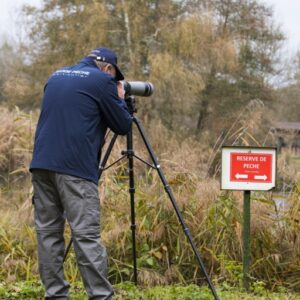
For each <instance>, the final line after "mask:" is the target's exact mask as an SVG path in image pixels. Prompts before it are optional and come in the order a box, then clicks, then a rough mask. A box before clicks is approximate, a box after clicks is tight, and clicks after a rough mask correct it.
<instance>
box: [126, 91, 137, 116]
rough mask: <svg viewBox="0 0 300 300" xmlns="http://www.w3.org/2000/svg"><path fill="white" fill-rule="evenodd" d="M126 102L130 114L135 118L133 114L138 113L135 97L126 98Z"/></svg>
mask: <svg viewBox="0 0 300 300" xmlns="http://www.w3.org/2000/svg"><path fill="white" fill-rule="evenodd" d="M125 102H126V104H127V107H128V110H129V113H130V114H131V115H132V116H133V114H134V113H136V112H137V108H136V105H135V97H134V96H132V95H129V96H126V97H125Z"/></svg>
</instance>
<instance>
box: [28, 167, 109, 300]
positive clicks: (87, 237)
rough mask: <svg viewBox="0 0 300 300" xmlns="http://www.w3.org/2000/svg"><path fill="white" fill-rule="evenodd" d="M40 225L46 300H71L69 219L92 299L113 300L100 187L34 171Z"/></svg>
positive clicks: (75, 179)
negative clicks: (102, 229)
mask: <svg viewBox="0 0 300 300" xmlns="http://www.w3.org/2000/svg"><path fill="white" fill-rule="evenodd" d="M32 183H33V189H34V221H35V228H36V232H37V241H38V260H39V271H40V277H41V280H42V282H43V284H44V287H45V290H46V294H45V299H61V300H62V299H64V300H65V299H70V298H69V284H68V282H66V280H65V278H64V270H63V256H64V251H65V242H64V235H63V234H64V226H65V219H67V221H68V223H69V224H70V227H71V231H72V239H73V246H74V250H75V254H76V259H77V263H78V267H79V270H80V274H81V276H82V279H83V283H84V286H85V289H86V292H87V294H88V297H89V299H95V300H96V299H97V300H98V299H99V300H100V299H101V300H104V299H111V297H112V295H113V289H112V286H111V284H110V283H109V281H108V280H107V274H106V273H107V254H106V249H105V247H104V246H103V245H102V244H101V242H100V202H99V195H98V188H97V185H96V184H94V183H92V182H90V181H87V180H84V179H81V178H78V177H74V176H69V175H64V174H59V173H55V172H51V171H47V170H38V169H36V170H33V172H32Z"/></svg>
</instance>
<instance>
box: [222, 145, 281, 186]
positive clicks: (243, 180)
mask: <svg viewBox="0 0 300 300" xmlns="http://www.w3.org/2000/svg"><path fill="white" fill-rule="evenodd" d="M276 158H277V155H276V148H251V147H223V148H222V175H221V189H223V190H242V191H268V190H271V189H272V188H274V187H275V185H276Z"/></svg>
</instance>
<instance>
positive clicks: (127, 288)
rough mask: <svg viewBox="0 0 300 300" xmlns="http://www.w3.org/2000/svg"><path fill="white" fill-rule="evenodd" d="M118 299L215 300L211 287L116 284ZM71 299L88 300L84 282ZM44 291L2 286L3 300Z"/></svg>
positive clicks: (237, 299) (223, 294) (225, 294)
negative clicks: (150, 286)
mask: <svg viewBox="0 0 300 300" xmlns="http://www.w3.org/2000/svg"><path fill="white" fill-rule="evenodd" d="M114 289H115V296H114V299H115V300H194V299H197V300H213V299H214V297H213V295H212V292H211V290H210V289H208V287H199V286H197V285H193V284H191V285H187V286H182V285H171V286H156V287H152V288H149V287H136V286H135V285H133V284H132V283H130V282H124V283H120V284H116V285H115V286H114ZM216 292H217V294H218V296H219V298H220V299H222V300H242V299H244V300H256V299H257V300H258V299H260V300H271V299H274V300H296V299H300V295H299V294H296V293H289V292H287V291H285V290H284V289H283V290H282V291H279V292H277V293H271V292H268V291H267V290H265V289H263V288H260V289H259V288H256V290H253V291H252V292H250V293H245V292H242V291H239V290H238V289H234V288H229V287H224V286H223V287H219V288H217V289H216ZM70 295H71V300H87V296H86V294H85V291H84V288H83V286H82V284H81V283H80V282H76V283H73V284H72V287H71V291H70ZM43 296H44V290H43V288H42V286H41V284H40V283H39V282H17V283H14V284H10V285H7V284H0V299H1V300H2V299H3V300H4V299H5V300H9V299H22V300H33V299H35V300H39V299H43Z"/></svg>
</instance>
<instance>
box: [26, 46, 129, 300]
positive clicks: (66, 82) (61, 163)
mask: <svg viewBox="0 0 300 300" xmlns="http://www.w3.org/2000/svg"><path fill="white" fill-rule="evenodd" d="M123 79H124V76H123V74H122V73H121V71H120V69H119V67H118V65H117V57H116V55H115V53H114V52H113V51H112V50H110V49H107V48H96V49H94V50H92V51H91V53H90V54H89V55H88V56H87V57H85V58H84V59H83V60H81V61H80V62H79V63H78V64H77V65H74V66H71V67H65V68H62V69H60V70H58V71H56V72H54V73H53V74H52V75H51V77H50V78H49V79H48V82H47V84H46V86H45V89H44V97H43V102H42V107H41V114H40V118H39V121H38V125H37V129H36V135H35V144H34V151H33V159H32V162H31V165H30V171H31V172H32V181H33V187H34V219H35V227H36V232H37V240H38V257H39V271H40V276H41V280H42V282H43V284H44V286H45V290H46V294H45V298H46V299H69V284H68V283H67V282H66V281H65V279H64V273H63V255H64V248H65V247H64V246H65V245H64V238H63V232H64V225H65V218H66V219H67V221H68V223H69V224H70V227H71V231H72V239H73V245H74V249H75V253H76V259H77V262H78V266H79V270H80V273H81V276H82V278H83V282H84V285H85V289H86V292H87V294H88V296H89V299H97V300H98V299H101V300H103V299H111V297H112V294H113V289H112V286H111V284H110V283H109V281H108V280H107V278H106V272H107V255H106V250H105V248H104V247H103V246H102V245H101V243H100V226H99V221H100V202H99V196H98V188H97V185H98V180H99V173H98V166H99V161H100V153H101V146H102V144H103V141H104V136H105V132H106V130H107V128H110V129H112V130H113V131H114V132H115V133H116V134H121V135H124V134H126V133H127V132H128V131H129V130H130V128H131V116H130V114H129V112H128V111H127V107H126V104H125V101H123V99H122V98H124V90H123V87H122V84H121V83H120V82H119V81H120V80H123Z"/></svg>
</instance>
